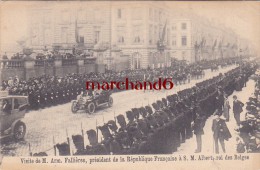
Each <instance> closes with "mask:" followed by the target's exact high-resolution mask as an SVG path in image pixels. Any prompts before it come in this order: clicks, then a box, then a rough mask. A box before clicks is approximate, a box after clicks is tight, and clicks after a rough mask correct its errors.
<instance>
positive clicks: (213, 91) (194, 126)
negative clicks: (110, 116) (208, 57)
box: [56, 63, 257, 155]
mask: <svg viewBox="0 0 260 170" xmlns="http://www.w3.org/2000/svg"><path fill="white" fill-rule="evenodd" d="M256 68H257V65H256V64H252V63H242V64H240V66H239V67H237V68H235V69H233V70H231V71H229V72H227V73H225V74H224V75H223V74H219V75H218V76H216V77H213V78H211V79H209V80H205V81H203V82H201V83H198V84H196V86H194V87H192V88H188V89H185V90H182V91H179V92H178V93H177V94H172V95H169V96H167V97H166V98H162V99H161V100H157V101H156V102H154V103H152V104H151V105H148V106H145V107H140V108H132V109H131V110H129V111H127V112H126V116H124V115H123V114H120V115H118V116H116V117H115V119H114V120H110V121H108V122H107V123H105V124H104V125H102V126H98V127H97V129H91V130H88V131H87V136H88V139H89V145H87V146H85V145H84V137H83V136H82V135H73V136H72V140H73V143H74V145H75V147H76V149H77V151H76V152H75V153H73V154H75V155H106V154H170V153H173V152H175V151H177V148H178V147H179V146H180V145H181V143H184V142H185V140H186V139H189V138H191V137H192V136H193V133H194V134H195V135H196V136H197V133H198V131H199V133H200V135H201V134H203V133H204V132H203V131H200V130H201V129H202V130H203V127H204V125H205V121H206V120H207V118H208V117H209V116H211V115H212V114H217V115H218V116H220V115H221V112H220V110H221V108H223V105H224V95H228V96H229V95H231V94H232V93H233V91H234V90H241V88H242V87H243V86H244V85H245V84H246V81H247V80H248V77H249V76H250V75H252V74H253V73H254V72H255V70H256ZM126 119H127V120H126ZM218 120H219V119H218ZM218 120H217V121H218ZM118 125H119V126H118ZM100 132H101V134H102V136H103V139H102V141H101V142H100V143H99V142H98V136H99V133H100ZM229 135H230V134H229ZM217 140H218V138H217ZM197 142H200V141H198V140H197ZM56 147H57V149H58V151H59V154H60V155H69V154H70V151H69V148H70V147H68V143H66V142H65V143H62V144H57V145H56ZM200 147H201V146H200ZM199 149H201V148H199V147H198V148H197V150H196V152H200V151H199Z"/></svg>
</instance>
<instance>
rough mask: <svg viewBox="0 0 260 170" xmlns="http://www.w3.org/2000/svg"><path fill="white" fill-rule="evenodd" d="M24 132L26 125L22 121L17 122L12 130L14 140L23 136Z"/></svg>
mask: <svg viewBox="0 0 260 170" xmlns="http://www.w3.org/2000/svg"><path fill="white" fill-rule="evenodd" d="M25 133H26V126H25V124H24V123H23V122H18V123H17V124H16V125H15V127H14V131H13V135H14V136H13V137H14V139H15V140H17V141H19V140H22V139H23V138H24V136H25Z"/></svg>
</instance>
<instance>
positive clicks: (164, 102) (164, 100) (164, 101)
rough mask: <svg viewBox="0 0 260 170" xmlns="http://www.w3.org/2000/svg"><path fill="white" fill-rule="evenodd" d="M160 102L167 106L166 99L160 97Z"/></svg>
mask: <svg viewBox="0 0 260 170" xmlns="http://www.w3.org/2000/svg"><path fill="white" fill-rule="evenodd" d="M162 102H163V105H164V106H165V107H166V106H167V99H165V98H162Z"/></svg>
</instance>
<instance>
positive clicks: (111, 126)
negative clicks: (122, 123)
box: [107, 120, 118, 132]
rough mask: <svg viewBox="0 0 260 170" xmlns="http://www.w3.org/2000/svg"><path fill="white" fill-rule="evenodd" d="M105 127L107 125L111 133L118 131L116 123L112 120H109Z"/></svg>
mask: <svg viewBox="0 0 260 170" xmlns="http://www.w3.org/2000/svg"><path fill="white" fill-rule="evenodd" d="M107 125H108V127H109V129H110V130H112V131H113V132H116V131H117V129H118V127H117V125H116V122H115V121H114V120H109V121H108V122H107Z"/></svg>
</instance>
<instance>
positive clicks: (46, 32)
mask: <svg viewBox="0 0 260 170" xmlns="http://www.w3.org/2000/svg"><path fill="white" fill-rule="evenodd" d="M50 34H51V31H50V29H45V30H44V37H43V39H44V44H47V45H48V44H51V40H50V39H51V36H50Z"/></svg>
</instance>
